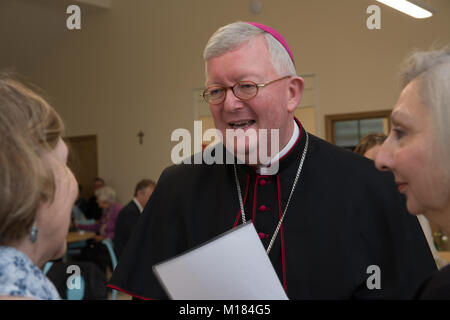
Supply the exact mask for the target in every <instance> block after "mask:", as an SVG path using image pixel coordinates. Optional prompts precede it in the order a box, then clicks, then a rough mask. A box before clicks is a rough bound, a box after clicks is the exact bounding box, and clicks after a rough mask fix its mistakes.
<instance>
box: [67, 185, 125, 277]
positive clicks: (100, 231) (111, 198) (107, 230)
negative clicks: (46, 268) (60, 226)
mask: <svg viewBox="0 0 450 320" xmlns="http://www.w3.org/2000/svg"><path fill="white" fill-rule="evenodd" d="M95 197H96V199H97V202H98V206H99V207H100V208H101V209H102V211H103V213H102V215H101V217H100V219H99V220H98V221H97V223H95V224H77V225H76V227H77V228H78V229H81V230H87V231H94V232H95V233H96V235H95V237H94V238H93V239H90V240H88V241H87V242H86V246H85V247H84V248H83V249H82V250H81V253H80V255H78V256H75V257H74V258H75V259H78V260H81V261H91V262H94V263H95V264H97V266H98V267H99V268H100V269H101V270H102V271H103V272H104V273H106V269H107V266H108V265H111V260H110V256H109V252H108V249H107V248H106V246H105V245H104V244H103V243H102V241H103V240H105V239H111V240H113V239H114V234H115V229H116V221H117V216H118V215H119V212H120V210H122V205H121V204H120V203H118V202H117V201H116V192H115V191H114V189H113V188H111V187H109V186H104V187H101V188H99V189H97V190H96V191H95Z"/></svg>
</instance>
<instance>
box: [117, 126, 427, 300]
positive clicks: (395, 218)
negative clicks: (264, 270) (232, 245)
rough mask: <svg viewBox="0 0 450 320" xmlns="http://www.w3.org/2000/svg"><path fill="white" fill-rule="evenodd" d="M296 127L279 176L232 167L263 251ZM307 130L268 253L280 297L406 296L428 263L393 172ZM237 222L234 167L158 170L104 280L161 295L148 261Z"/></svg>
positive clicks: (294, 153)
mask: <svg viewBox="0 0 450 320" xmlns="http://www.w3.org/2000/svg"><path fill="white" fill-rule="evenodd" d="M299 126H300V137H299V138H298V139H297V142H296V143H295V145H294V146H293V147H292V149H291V150H290V151H289V152H288V154H287V155H286V156H284V157H283V158H282V159H281V160H280V163H279V171H278V174H276V175H273V176H261V175H259V174H257V172H256V171H255V169H254V168H253V167H250V166H247V165H243V164H240V165H237V167H238V169H237V171H238V176H239V181H240V185H241V190H242V197H243V199H244V206H245V208H244V210H245V213H246V217H247V221H250V220H253V223H254V225H255V228H256V230H257V231H258V233H261V234H262V236H263V239H262V242H263V244H264V247H265V248H267V245H268V243H269V242H270V239H271V237H272V234H273V232H274V230H275V228H276V225H277V223H278V221H279V218H280V216H281V213H282V211H283V209H284V207H285V205H286V202H287V199H288V197H289V193H290V191H291V188H292V183H293V180H294V177H295V174H296V171H297V168H298V164H299V162H300V158H301V153H302V151H303V148H304V145H305V141H306V135H305V133H304V132H302V127H301V125H300V124H299ZM309 137H310V139H309V147H308V153H307V155H306V158H305V162H304V166H303V171H302V173H301V175H300V178H299V181H298V184H297V187H296V189H295V193H294V195H293V197H292V199H291V202H290V205H289V209H288V211H287V213H286V217H285V220H284V222H283V225H282V228H281V230H280V232H279V235H278V237H277V240H276V241H275V243H274V246H273V248H272V251H271V252H270V255H269V257H270V260H271V261H272V264H273V266H274V268H275V271H276V272H277V274H278V277H279V279H280V281H281V283H282V285H283V287H284V289H285V291H286V293H287V295H288V297H289V299H349V298H359V299H374V298H375V299H377V298H380V299H392V298H399V299H405V298H412V297H413V294H414V292H415V290H416V289H417V287H418V286H419V285H420V283H422V281H423V280H424V279H426V277H427V276H429V274H431V273H432V272H434V271H435V270H436V265H435V262H434V260H433V257H432V255H431V252H430V250H429V247H428V244H427V241H426V239H425V236H424V234H423V232H422V230H421V227H420V225H419V223H418V221H417V218H416V217H414V216H411V215H410V214H409V213H408V212H407V211H406V208H405V201H404V198H403V197H402V196H401V195H400V194H399V193H398V191H397V190H396V186H395V183H394V180H393V178H392V174H391V173H388V172H380V171H378V170H377V169H376V168H375V166H374V164H373V162H372V161H371V160H368V159H365V158H363V157H361V156H359V155H356V154H354V153H351V152H349V151H347V150H344V149H341V148H339V147H336V146H334V145H331V144H329V143H327V142H325V141H323V140H321V139H319V138H317V137H315V136H313V135H311V134H310V135H309ZM224 150H225V149H224ZM225 152H226V151H224V154H225ZM192 159H193V158H192ZM192 159H191V160H192ZM192 163H193V162H192ZM241 223H242V222H241V217H240V209H239V201H238V196H237V191H236V185H235V180H234V174H233V165H229V164H228V165H226V164H224V165H217V164H214V165H207V164H201V165H199V164H192V165H188V164H180V165H173V166H171V167H169V168H167V169H165V170H164V172H163V173H162V174H161V177H160V179H159V181H158V184H157V186H156V188H155V191H154V192H153V194H152V197H151V199H150V200H149V202H148V203H147V205H146V207H145V209H144V212H143V213H142V215H141V217H140V219H139V222H138V225H137V226H136V228H135V230H134V233H133V235H132V238H131V239H130V241H129V243H128V245H127V247H126V249H125V251H124V252H123V254H122V257H121V261H120V262H119V264H118V267H117V268H116V270H115V272H114V274H113V277H112V279H111V281H110V286H111V287H113V288H118V289H120V290H123V291H126V292H127V293H130V294H132V295H134V296H136V297H140V298H153V299H160V298H163V299H164V298H167V296H166V294H165V292H164V291H163V289H162V288H161V286H160V284H159V282H158V280H157V279H156V277H155V276H154V274H153V273H152V272H151V271H150V270H152V266H153V265H155V264H156V263H159V262H161V261H163V260H166V259H168V258H171V257H173V256H175V255H178V254H180V253H182V252H184V251H186V250H188V249H190V248H193V247H195V246H198V245H200V244H202V243H204V242H206V241H208V240H210V239H212V238H214V237H215V236H217V235H219V234H221V233H223V232H225V231H227V230H229V229H231V228H233V227H234V226H236V225H238V224H241ZM265 234H267V235H268V236H267V237H266V236H265ZM249 254H251V253H249ZM371 265H377V266H379V268H380V270H381V289H380V290H377V289H373V290H370V289H369V288H368V286H367V284H366V281H367V280H368V278H369V277H370V276H371V274H370V273H368V272H367V268H368V267H369V266H371Z"/></svg>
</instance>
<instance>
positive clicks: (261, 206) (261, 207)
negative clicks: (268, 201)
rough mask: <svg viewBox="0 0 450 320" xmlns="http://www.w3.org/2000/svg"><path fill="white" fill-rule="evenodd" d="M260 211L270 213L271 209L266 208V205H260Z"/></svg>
mask: <svg viewBox="0 0 450 320" xmlns="http://www.w3.org/2000/svg"><path fill="white" fill-rule="evenodd" d="M258 210H259V211H261V212H264V211H269V210H270V208H269V207H266V206H265V205H260V206H259V208H258Z"/></svg>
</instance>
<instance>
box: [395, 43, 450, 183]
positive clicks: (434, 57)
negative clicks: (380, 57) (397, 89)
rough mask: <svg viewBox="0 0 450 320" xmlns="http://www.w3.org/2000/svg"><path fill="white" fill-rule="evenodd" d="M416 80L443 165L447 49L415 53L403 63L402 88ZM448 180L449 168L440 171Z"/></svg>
mask: <svg viewBox="0 0 450 320" xmlns="http://www.w3.org/2000/svg"><path fill="white" fill-rule="evenodd" d="M413 80H417V81H418V84H419V88H420V89H419V90H420V92H419V94H420V97H421V99H422V102H423V103H424V105H425V106H426V107H427V108H428V110H429V111H430V114H431V120H432V122H433V123H432V124H433V128H434V130H435V135H436V140H435V142H436V152H437V153H438V154H439V155H440V157H441V160H442V161H443V162H442V163H443V164H448V163H450V148H448V146H449V145H450V47H447V48H444V49H441V50H432V51H416V52H413V53H412V54H411V55H410V56H409V57H408V59H407V60H406V61H405V64H404V67H403V71H402V73H401V82H402V86H403V87H406V86H407V85H408V84H409V83H410V82H411V81H413ZM442 169H443V170H444V172H445V174H446V177H447V178H450V167H448V166H446V165H444V166H443V168H442Z"/></svg>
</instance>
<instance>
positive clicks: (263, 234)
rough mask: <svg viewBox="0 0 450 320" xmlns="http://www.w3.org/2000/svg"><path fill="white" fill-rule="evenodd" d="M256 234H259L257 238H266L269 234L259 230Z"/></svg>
mask: <svg viewBox="0 0 450 320" xmlns="http://www.w3.org/2000/svg"><path fill="white" fill-rule="evenodd" d="M258 236H259V238H260V239H261V240H262V239H265V238H267V237H268V236H269V235H268V234H267V233H262V232H259V233H258Z"/></svg>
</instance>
